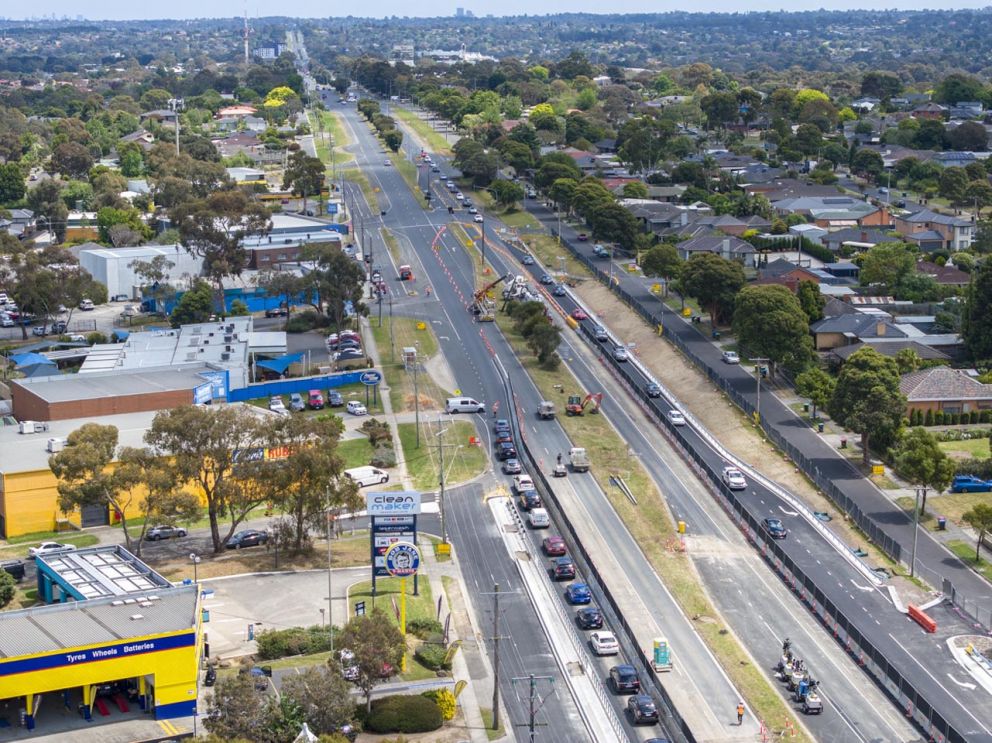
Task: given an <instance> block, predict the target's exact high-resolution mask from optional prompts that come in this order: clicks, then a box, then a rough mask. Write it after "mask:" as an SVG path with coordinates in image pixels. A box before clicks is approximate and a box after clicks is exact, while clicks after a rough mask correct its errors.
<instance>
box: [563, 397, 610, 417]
mask: <svg viewBox="0 0 992 743" xmlns="http://www.w3.org/2000/svg"><path fill="white" fill-rule="evenodd" d="M602 402H603V393H602V392H595V393H594V392H590V393H589V394H588V395H586V396H585V397H584V398H583V397H579V396H578V395H569V396H568V404H567V405H565V415H584V414H585V412H586V407H587V406H588V405H589V404H590V403H592V410H590V411H589V413H590V414H593V413H598V412H599V406H600V405H601V404H602Z"/></svg>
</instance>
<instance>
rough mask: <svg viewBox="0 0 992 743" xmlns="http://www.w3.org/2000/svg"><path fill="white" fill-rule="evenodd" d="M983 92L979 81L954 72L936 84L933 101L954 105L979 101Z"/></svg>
mask: <svg viewBox="0 0 992 743" xmlns="http://www.w3.org/2000/svg"><path fill="white" fill-rule="evenodd" d="M984 92H985V89H984V86H983V85H982V81H981V80H979V79H978V78H975V77H972V76H971V75H964V74H962V73H960V72H954V73H951V74H950V75H948V76H947V77H945V78H944V79H943V80H941V81H940V82H939V83H937V87H936V88H934V91H933V99H934V100H935V101H937V103H949V104H951V105H954V104H955V103H958V102H960V101H978V100H981V99H982V96H983V95H984Z"/></svg>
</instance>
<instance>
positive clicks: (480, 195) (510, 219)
mask: <svg viewBox="0 0 992 743" xmlns="http://www.w3.org/2000/svg"><path fill="white" fill-rule="evenodd" d="M469 195H470V196H471V197H472V201H474V202H475V203H476V204H478V205H480V206H483V207H485V209H486V211H487V212H489V213H491V214H494V215H495V216H497V217H499V218H500V219H501V220H502V221H503V224H505V225H506V226H507V227H516V228H518V229H519V228H523V229H527V230H540V229H541V223H540V222H538V221H537V219H535V218H534V217H533V216H531V214H530V212H528V211H527V210H526V209H518V208H516V207H510V208H504V207H502V206H498V205H497V204H496V200H495V199H494V198H493V195H492V194H491V193H489V192H488V191H475V190H473V191H470V192H469Z"/></svg>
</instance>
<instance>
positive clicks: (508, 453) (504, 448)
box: [348, 403, 518, 462]
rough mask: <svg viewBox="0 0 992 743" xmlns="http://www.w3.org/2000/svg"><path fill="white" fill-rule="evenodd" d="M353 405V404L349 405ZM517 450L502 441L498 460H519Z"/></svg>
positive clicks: (497, 448) (498, 447)
mask: <svg viewBox="0 0 992 743" xmlns="http://www.w3.org/2000/svg"><path fill="white" fill-rule="evenodd" d="M348 404H349V405H351V403H348ZM517 458H518V457H517V449H516V447H515V446H514V445H513V442H512V441H501V442H500V443H499V444H498V446H497V447H496V459H498V460H499V461H500V462H505V461H506V460H507V459H517Z"/></svg>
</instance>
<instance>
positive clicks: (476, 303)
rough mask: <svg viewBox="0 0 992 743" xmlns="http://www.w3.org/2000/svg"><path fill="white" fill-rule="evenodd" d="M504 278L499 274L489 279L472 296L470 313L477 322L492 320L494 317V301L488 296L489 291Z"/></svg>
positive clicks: (504, 277) (504, 278)
mask: <svg viewBox="0 0 992 743" xmlns="http://www.w3.org/2000/svg"><path fill="white" fill-rule="evenodd" d="M505 280H506V276H500V277H499V278H497V279H495V280H493V281H490V282H489V283H488V284H486V285H485V286H484V287H482V288H481V289H479V291H477V292H476V293H475V295H474V296H473V297H472V300H473V301H472V314H473V315H475V319H476V320H477V321H478V322H493V320H495V319H496V302H495V300H494V299H493V298H492V297H490V296H489V292H490V290H492V289H495V288H496V287H497V286H499V285H500V283H502V282H503V281H505Z"/></svg>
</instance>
